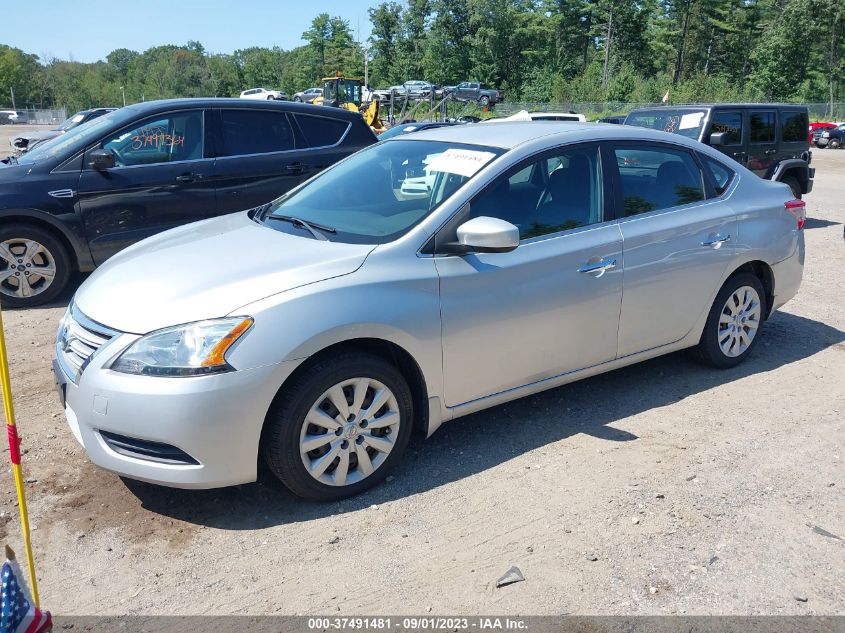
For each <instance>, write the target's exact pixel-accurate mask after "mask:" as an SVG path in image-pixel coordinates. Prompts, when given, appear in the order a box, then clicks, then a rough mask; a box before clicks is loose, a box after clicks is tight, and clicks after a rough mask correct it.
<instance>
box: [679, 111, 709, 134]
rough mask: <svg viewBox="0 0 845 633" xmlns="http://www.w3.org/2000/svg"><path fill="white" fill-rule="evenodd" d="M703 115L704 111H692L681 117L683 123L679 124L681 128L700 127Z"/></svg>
mask: <svg viewBox="0 0 845 633" xmlns="http://www.w3.org/2000/svg"><path fill="white" fill-rule="evenodd" d="M703 116H704V113H703V112H690V113H689V114H685V115H684V116H682V117H681V125H680V126H679V127H680V129H682V130H688V129H690V128H693V127H698V126H699V125H701V117H703Z"/></svg>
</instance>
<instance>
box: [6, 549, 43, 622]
mask: <svg viewBox="0 0 845 633" xmlns="http://www.w3.org/2000/svg"><path fill="white" fill-rule="evenodd" d="M9 552H10V550H8V549H7V556H8V553H9ZM19 578H20V580H18V579H19ZM2 580H3V589H2V613H0V633H46V632H47V631H52V630H53V622H52V620H51V618H50V612H49V611H41V609H36V608H35V606H34V605H33V603H32V598H31V597H30V595H29V590H28V589H27V587H26V583H25V582H24V581H23V575H22V574H21V569H20V567H19V566H18V563H17V561H16V560H15V559H14V554H12V557H10V558H7V560H6V562H5V563H3V573H2Z"/></svg>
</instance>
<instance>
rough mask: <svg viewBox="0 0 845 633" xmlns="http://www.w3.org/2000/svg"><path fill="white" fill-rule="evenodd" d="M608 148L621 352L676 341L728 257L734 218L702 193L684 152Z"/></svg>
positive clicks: (646, 146)
mask: <svg viewBox="0 0 845 633" xmlns="http://www.w3.org/2000/svg"><path fill="white" fill-rule="evenodd" d="M612 152H613V154H614V156H615V158H616V160H615V161H613V162H615V166H614V167H615V169H614V176H615V178H616V179H617V183H618V187H617V190H618V191H619V198H618V200H617V207H618V211H617V214H618V215H619V216H621V217H620V221H619V227H620V229H621V230H622V238H623V240H624V244H625V287H624V290H623V293H622V314H621V317H620V321H619V351H618V354H619V357H620V358H621V357H623V356H628V355H630V354H635V353H637V352H641V351H645V350H648V349H652V348H656V347H660V346H662V345H668V344H670V343H674V342H676V341H678V340H680V339H682V338H683V337H684V336H686V335H687V334H688V333H689V331H690V330H691V329H692V327H693V325H694V324H695V323H696V321H697V320H698V318H699V317H700V316H701V315H702V314H704V313H706V311H707V310H709V308H710V302H711V301H712V299H713V295H714V293H715V292H716V290H717V289H718V284H719V281H720V280H721V278H722V276H723V274H724V272H725V270H726V269H727V266H728V264H729V263H730V262H731V260H732V259H733V254H734V246H733V245H734V243H735V242H736V240H737V220H736V217H735V215H734V213H733V210H732V209H731V208H730V206H729V204H728V203H727V202H725V201H723V200H718V199H710V200H708V199H707V197H708V188H707V187H706V186H705V185H706V183H705V181H704V175H703V173H702V171H701V169H700V168H699V166H698V163H697V162H696V160H695V159H694V158H693V155H692V154H691V153H690V152H688V151H687V150H685V149H682V148H679V147H677V146H670V145H662V144H658V143H641V142H636V143H633V142H632V143H621V142H620V143H619V144H617V145H615V146H614V147H613V148H612ZM726 178H727V176H724V175H723V177H722V183H723V184H722V186H724V185H725V183H726V182H727V181H726ZM714 179H716V177H715V175H714ZM711 193H712V194H713V195H715V194H716V193H718V191H714V192H711Z"/></svg>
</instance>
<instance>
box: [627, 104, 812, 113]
mask: <svg viewBox="0 0 845 633" xmlns="http://www.w3.org/2000/svg"><path fill="white" fill-rule="evenodd" d="M679 108H698V109H703V108H720V109H721V108H727V109H730V108H784V109H794V110H798V109H802V110H806V109H807V106H804V105H801V104H798V103H677V104H675V103H673V104H671V105H668V104H667V105H663V104H658V105H653V106H643V107H642V108H634V109H633V110H631V112H638V111H640V110H663V109H666V110H676V109H679Z"/></svg>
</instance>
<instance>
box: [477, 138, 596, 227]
mask: <svg viewBox="0 0 845 633" xmlns="http://www.w3.org/2000/svg"><path fill="white" fill-rule="evenodd" d="M601 182H602V180H601V160H600V158H599V152H598V148H597V147H595V146H585V147H575V148H572V149H568V150H561V151H560V153H555V154H553V155H551V156H546V157H544V158H542V159H540V160H538V161H535V162H533V163H531V164H530V165H528V166H525V167H520V168H518V171H516V172H515V173H512V174H510V175H508V176H506V177H504V178H501V179H500V180H499V181H498V182H496V183H494V184H493V185H492V186H491V187H489V188H487V189H486V190H485V191H483V192H482V193H481V194H480V195H479V196H478V197H477V198H476V199H475V200H473V201H472V202H471V203H470V217H472V218H476V217H481V216H487V217H493V218H499V219H501V220H505V221H507V222H510V223H511V224H514V225H516V227H517V228H519V237H520V239H529V238H532V237H539V236H541V235H548V234H551V233H557V232H559V231H567V230H569V229H574V228H578V227H580V226H587V225H588V224H595V223H597V222H602V221H603V214H602V210H603V203H602V185H601Z"/></svg>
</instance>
